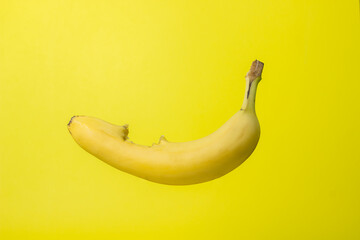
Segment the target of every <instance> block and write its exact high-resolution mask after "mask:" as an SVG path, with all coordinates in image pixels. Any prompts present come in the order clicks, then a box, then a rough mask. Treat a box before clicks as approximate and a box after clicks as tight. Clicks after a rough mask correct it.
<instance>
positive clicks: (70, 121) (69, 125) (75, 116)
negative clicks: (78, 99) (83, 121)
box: [67, 115, 78, 127]
mask: <svg viewBox="0 0 360 240" xmlns="http://www.w3.org/2000/svg"><path fill="white" fill-rule="evenodd" d="M76 117H78V116H77V115H75V116H72V117H71V119H70V121H69V123H68V124H67V126H68V127H70V125H71V123H72V121H73V119H74V118H76Z"/></svg>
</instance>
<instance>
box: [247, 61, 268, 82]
mask: <svg viewBox="0 0 360 240" xmlns="http://www.w3.org/2000/svg"><path fill="white" fill-rule="evenodd" d="M263 68H264V63H262V62H260V61H259V60H255V61H253V62H252V64H251V67H250V71H249V72H248V73H247V74H246V78H248V79H249V80H250V81H251V82H252V81H254V80H255V79H256V78H258V77H260V78H261V73H262V70H263Z"/></svg>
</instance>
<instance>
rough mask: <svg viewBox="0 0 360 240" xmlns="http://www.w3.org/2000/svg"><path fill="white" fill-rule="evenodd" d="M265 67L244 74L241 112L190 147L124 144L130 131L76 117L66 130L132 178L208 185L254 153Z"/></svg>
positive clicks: (254, 65)
mask: <svg viewBox="0 0 360 240" xmlns="http://www.w3.org/2000/svg"><path fill="white" fill-rule="evenodd" d="M263 66H264V64H263V63H262V62H260V61H258V60H256V61H254V62H253V63H252V65H251V69H250V71H249V72H248V73H247V75H246V77H245V79H246V91H245V96H244V101H243V105H242V108H241V109H240V110H239V111H238V112H237V113H235V114H234V115H233V116H232V117H231V118H230V119H229V120H228V121H227V122H226V123H225V124H224V125H222V126H221V127H220V128H219V129H218V130H216V131H215V132H213V133H212V134H210V135H208V136H206V137H204V138H201V139H198V140H194V141H189V142H179V143H175V142H169V141H167V140H166V139H165V137H161V138H160V141H159V143H157V144H154V145H153V146H142V145H138V144H135V143H133V142H131V141H129V140H128V137H127V136H128V133H129V130H128V126H127V125H124V126H117V125H114V124H111V123H108V122H105V121H103V120H100V119H98V118H94V117H87V116H74V117H72V118H71V120H70V122H69V124H68V129H69V131H70V133H71V135H72V137H73V138H74V140H75V141H76V142H77V143H78V144H79V145H80V146H81V147H82V148H83V149H85V150H86V151H87V152H89V153H91V154H92V155H94V156H96V157H97V158H99V159H101V160H102V161H104V162H106V163H108V164H110V165H111V166H113V167H115V168H118V169H120V170H122V171H124V172H127V173H130V174H132V175H135V176H138V177H141V178H144V179H147V180H150V181H153V182H157V183H162V184H170V185H187V184H196V183H201V182H206V181H210V180H212V179H215V178H218V177H221V176H223V175H225V174H226V173H228V172H230V171H232V170H233V169H235V168H236V167H238V166H239V165H240V164H241V163H243V162H244V161H245V160H246V159H247V158H248V157H249V156H250V155H251V153H252V152H253V151H254V149H255V147H256V145H257V143H258V140H259V137H260V125H259V122H258V119H257V117H256V114H255V95H256V88H257V85H258V83H259V82H260V80H261V73H262V69H263Z"/></svg>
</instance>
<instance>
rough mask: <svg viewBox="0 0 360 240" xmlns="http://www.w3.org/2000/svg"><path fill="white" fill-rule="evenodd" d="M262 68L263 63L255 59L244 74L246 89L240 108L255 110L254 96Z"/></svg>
mask: <svg viewBox="0 0 360 240" xmlns="http://www.w3.org/2000/svg"><path fill="white" fill-rule="evenodd" d="M263 68H264V63H262V62H260V61H258V60H255V61H254V62H253V63H252V65H251V68H250V71H249V72H248V73H247V74H246V76H245V79H246V89H245V96H244V101H243V105H242V107H241V110H244V111H245V110H246V111H251V112H255V97H256V89H257V85H258V84H259V82H260V81H261V73H262V70H263Z"/></svg>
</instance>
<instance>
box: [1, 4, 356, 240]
mask: <svg viewBox="0 0 360 240" xmlns="http://www.w3.org/2000/svg"><path fill="white" fill-rule="evenodd" d="M359 20H360V18H359V2H358V1H356V0H352V1H350V0H349V1H337V0H336V1H335V0H333V1H310V0H307V1H284V0H271V1H270V0H268V1H265V0H251V1H250V0H247V1H245V0H241V1H180V0H176V1H165V0H163V1H158V0H156V1H154V0H153V1H137V0H121V1H115V0H114V1H108V0H103V1H85V0H83V1H70V0H67V1H54V0H53V1H50V0H49V1H38V0H36V1H34V0H32V1H4V0H2V1H1V2H0V114H1V116H0V123H1V124H0V238H1V239H6V240H8V239H9V240H10V239H36V240H41V239H90V240H91V239H99V240H100V239H130V240H131V239H247V240H251V239H360V228H359V226H360V192H359V186H360V171H359V170H360V153H359V151H360V147H359V135H360V128H359V123H360V111H359V104H360V99H359V94H360V79H359V67H360V61H359V53H360V51H359V42H360V34H359V32H360V31H359V30H360V23H359V22H360V21H359ZM256 58H257V59H259V60H261V61H263V62H264V63H265V68H264V73H263V80H262V81H261V83H260V84H259V87H258V94H257V103H256V110H257V114H258V117H259V120H260V123H261V127H262V135H261V138H260V142H259V145H258V147H257V149H256V150H255V152H254V153H253V155H252V156H251V157H250V158H249V159H248V160H247V161H246V162H245V163H244V164H243V165H241V166H240V167H239V168H237V169H236V170H235V171H233V172H231V173H230V174H228V175H226V176H224V177H222V178H220V179H217V180H214V181H211V182H208V183H203V184H198V185H192V186H183V187H181V186H180V187H176V186H166V185H160V184H156V183H152V182H148V181H145V180H142V179H139V178H136V177H133V176H131V175H128V174H126V173H123V172H120V171H118V170H116V169H115V168H112V167H110V166H108V165H106V164H104V163H103V162H101V161H99V160H97V159H96V158H94V157H93V156H91V155H90V154H88V153H86V152H85V151H84V150H82V149H81V148H80V147H79V146H78V145H77V144H76V143H75V142H74V141H73V139H72V138H71V136H70V134H69V133H68V131H67V128H66V124H67V122H68V121H69V119H70V118H71V116H73V115H77V114H82V115H90V116H96V117H99V118H102V119H105V120H107V121H110V122H113V123H118V124H124V123H129V125H130V138H131V139H132V140H133V141H135V142H137V143H140V144H146V145H149V144H151V143H152V142H157V141H158V138H159V136H160V135H163V134H164V135H165V136H166V137H167V138H168V139H169V140H170V141H188V140H193V139H196V138H200V137H203V136H205V135H208V134H210V133H211V132H213V131H215V130H216V129H217V128H218V127H219V126H221V125H222V124H223V123H224V122H225V121H226V120H227V119H228V118H230V117H231V116H232V115H233V114H234V113H235V112H236V111H237V110H239V108H240V107H241V103H242V99H243V94H244V89H245V80H244V76H245V74H246V72H247V71H248V69H249V67H250V64H251V61H252V60H254V59H256Z"/></svg>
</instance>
